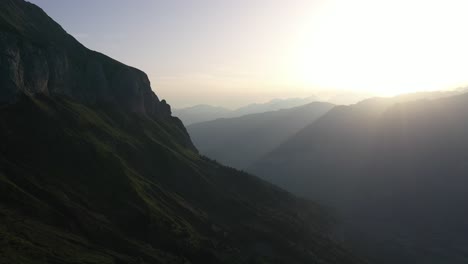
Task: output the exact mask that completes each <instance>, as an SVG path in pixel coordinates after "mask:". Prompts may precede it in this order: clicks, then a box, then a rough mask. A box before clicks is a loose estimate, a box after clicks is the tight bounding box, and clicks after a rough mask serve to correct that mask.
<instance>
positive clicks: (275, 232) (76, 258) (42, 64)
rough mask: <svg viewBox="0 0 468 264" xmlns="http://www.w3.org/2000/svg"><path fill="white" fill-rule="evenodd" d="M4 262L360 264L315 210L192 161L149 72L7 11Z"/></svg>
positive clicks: (14, 5)
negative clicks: (330, 234) (330, 233)
mask: <svg viewBox="0 0 468 264" xmlns="http://www.w3.org/2000/svg"><path fill="white" fill-rule="evenodd" d="M0 29H1V30H0V47H1V53H0V60H1V63H2V64H1V65H0V66H1V67H0V84H1V86H0V95H1V96H0V98H1V101H2V104H1V106H0V263H252V262H253V263H256V262H260V263H262V261H263V263H264V262H269V263H316V262H317V263H358V261H357V260H356V259H355V258H354V257H353V256H352V255H350V254H348V253H347V252H346V251H344V250H343V249H342V248H341V247H340V246H337V245H336V244H335V243H334V242H333V241H331V240H330V239H329V238H328V235H327V229H328V223H329V221H328V220H327V218H326V216H325V214H324V213H323V211H322V210H321V209H320V208H319V207H317V206H316V205H314V204H312V203H310V202H307V201H303V200H299V199H297V198H295V197H294V196H292V195H291V194H289V193H287V192H285V191H282V190H281V189H279V188H277V187H274V186H272V185H270V184H267V183H265V182H263V181H261V180H259V179H257V178H255V177H253V176H250V175H247V174H244V173H241V172H238V171H236V170H232V169H229V168H226V167H223V166H221V165H219V164H217V163H215V162H213V161H210V160H207V159H205V158H203V157H201V156H199V155H198V154H197V153H196V150H195V149H194V147H193V145H192V144H191V141H190V139H189V137H188V135H187V133H186V131H185V128H184V127H183V125H182V124H181V122H180V121H179V120H178V119H177V118H173V117H172V116H171V114H170V108H169V106H168V105H167V104H166V103H165V102H164V101H159V99H158V98H157V97H156V95H154V93H153V92H152V91H151V88H150V86H149V82H148V80H147V77H146V75H145V74H144V73H142V72H140V71H138V70H136V69H133V68H131V67H128V66H126V65H123V64H121V63H119V62H116V61H114V60H112V59H110V58H108V57H105V56H104V55H101V54H99V53H96V52H92V51H89V50H87V49H86V48H84V47H83V46H81V44H79V43H78V42H76V41H75V40H74V39H73V38H72V37H70V36H69V35H67V34H66V33H65V32H64V31H63V30H62V29H61V28H60V27H59V26H58V25H57V24H56V23H55V22H53V21H52V20H51V19H50V18H48V17H47V15H45V13H43V11H42V10H40V9H39V8H37V7H36V6H34V5H31V4H28V3H26V2H24V1H20V0H1V2H0Z"/></svg>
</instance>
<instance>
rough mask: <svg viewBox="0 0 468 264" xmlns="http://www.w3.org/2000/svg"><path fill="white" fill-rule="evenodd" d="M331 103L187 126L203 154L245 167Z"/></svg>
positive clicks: (327, 108)
mask: <svg viewBox="0 0 468 264" xmlns="http://www.w3.org/2000/svg"><path fill="white" fill-rule="evenodd" d="M332 107H333V105H332V104H329V103H320V102H315V103H310V104H307V105H304V106H300V107H295V108H291V109H283V110H277V111H271V112H265V113H260V114H250V115H245V116H242V117H237V118H227V119H217V120H214V121H209V122H203V123H198V124H193V125H190V126H188V127H187V130H188V132H189V134H190V136H191V138H192V140H193V142H194V144H195V146H196V147H197V148H198V149H199V150H200V152H201V153H202V154H203V155H206V156H208V157H210V158H212V159H215V160H217V161H219V162H221V163H222V164H226V165H229V166H232V167H235V168H239V169H244V168H247V167H249V166H250V165H251V164H252V163H253V162H255V161H256V160H258V159H259V158H260V157H262V156H263V155H265V154H267V153H268V152H270V151H272V150H273V149H274V148H276V147H277V146H279V145H280V144H281V143H282V142H283V141H286V140H287V139H288V138H289V137H291V136H293V135H294V134H295V133H297V132H298V131H300V130H301V129H302V128H304V127H305V126H307V125H308V124H310V123H312V122H314V121H315V120H316V119H318V118H319V117H320V116H322V115H323V114H325V113H326V112H327V111H329V110H330V109H331V108H332Z"/></svg>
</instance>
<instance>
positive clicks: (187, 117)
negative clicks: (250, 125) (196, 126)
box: [173, 105, 232, 126]
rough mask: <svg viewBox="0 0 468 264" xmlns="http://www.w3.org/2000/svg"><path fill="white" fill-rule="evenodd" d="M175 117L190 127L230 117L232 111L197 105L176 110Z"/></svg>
mask: <svg viewBox="0 0 468 264" xmlns="http://www.w3.org/2000/svg"><path fill="white" fill-rule="evenodd" d="M173 114H174V116H177V117H179V118H180V120H182V122H183V123H184V124H185V125H186V126H188V125H190V124H193V123H200V122H205V121H210V120H215V119H218V118H223V117H228V116H230V115H231V114H232V110H230V109H227V108H223V107H219V106H211V105H195V106H192V107H187V108H182V109H174V113H173Z"/></svg>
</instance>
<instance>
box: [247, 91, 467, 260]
mask: <svg viewBox="0 0 468 264" xmlns="http://www.w3.org/2000/svg"><path fill="white" fill-rule="evenodd" d="M432 95H433V96H435V97H440V96H443V94H439V95H435V94H432ZM420 96H424V95H423V94H420V95H413V96H410V97H400V98H395V99H372V100H367V101H364V102H362V103H359V104H357V105H353V106H349V107H336V108H335V109H333V110H331V111H330V112H329V113H327V114H326V115H324V116H323V117H322V118H320V119H319V120H317V121H316V122H315V123H313V124H312V125H310V126H308V127H307V128H304V129H303V130H302V131H301V132H299V133H298V134H297V135H296V136H295V137H294V138H292V139H291V140H289V141H288V142H286V143H284V144H283V145H282V146H280V147H279V148H278V149H276V150H274V151H273V152H271V153H270V154H269V155H268V156H267V157H265V158H264V159H262V161H260V162H258V163H257V164H255V165H254V166H253V168H252V170H253V171H255V172H256V173H258V174H259V175H261V176H263V177H264V178H267V179H269V180H270V181H272V182H274V183H277V184H279V185H280V186H283V187H285V188H287V189H288V190H291V191H293V192H296V193H298V194H301V195H303V196H306V197H308V198H313V199H318V200H319V201H321V202H322V203H323V204H324V205H327V206H330V207H333V208H335V209H336V210H337V211H338V212H339V213H340V214H341V215H342V217H343V218H344V219H345V220H344V221H343V224H344V229H343V230H342V231H344V234H345V238H346V239H349V240H352V241H353V242H354V243H353V244H354V245H361V246H360V247H358V249H359V250H361V251H362V252H364V253H365V254H367V255H368V256H371V257H372V258H373V260H375V261H376V263H466V261H467V257H466V256H467V255H466V252H467V251H466V249H465V248H464V245H466V243H467V242H468V240H467V239H466V237H464V234H466V232H467V231H468V225H467V224H466V223H467V220H468V212H466V210H465V208H467V205H468V204H467V201H468V196H467V194H466V190H465V188H464V186H466V183H467V182H468V178H466V175H467V172H468V169H467V166H466V159H465V157H466V156H467V155H468V137H467V136H466V135H467V134H468V120H467V118H466V116H467V115H468V95H466V94H465V95H458V96H453V97H448V98H441V99H433V100H428V99H425V100H415V99H416V98H418V97H420ZM285 175H287V176H285ZM342 234H343V233H342Z"/></svg>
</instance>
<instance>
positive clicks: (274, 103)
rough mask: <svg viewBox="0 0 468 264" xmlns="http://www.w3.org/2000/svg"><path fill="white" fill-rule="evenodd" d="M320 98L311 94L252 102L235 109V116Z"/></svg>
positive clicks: (267, 110)
mask: <svg viewBox="0 0 468 264" xmlns="http://www.w3.org/2000/svg"><path fill="white" fill-rule="evenodd" d="M318 100H319V99H318V98H317V97H315V96H309V97H306V98H287V99H273V100H271V101H268V102H266V103H262V104H250V105H247V106H243V107H241V108H238V109H236V110H235V111H234V116H243V115H249V114H256V113H264V112H270V111H276V110H281V109H286V108H292V107H297V106H301V105H305V104H309V103H312V102H316V101H318Z"/></svg>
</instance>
